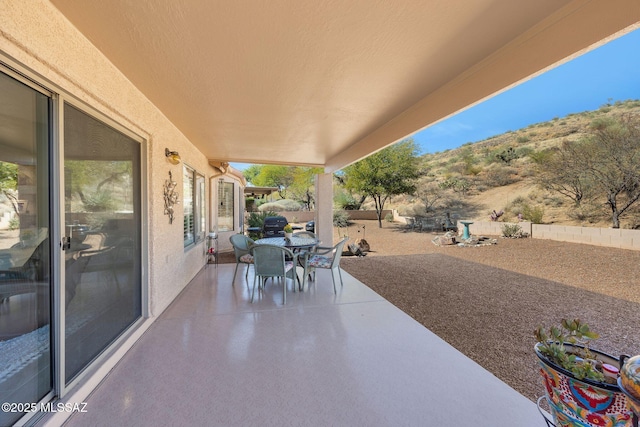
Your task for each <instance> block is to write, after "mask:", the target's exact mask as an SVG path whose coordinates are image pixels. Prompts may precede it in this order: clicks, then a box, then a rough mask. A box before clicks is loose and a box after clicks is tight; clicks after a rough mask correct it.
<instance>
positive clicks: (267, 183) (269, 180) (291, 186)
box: [242, 165, 322, 209]
mask: <svg viewBox="0 0 640 427" xmlns="http://www.w3.org/2000/svg"><path fill="white" fill-rule="evenodd" d="M242 173H243V175H244V177H245V178H246V179H247V181H249V182H251V184H253V185H256V186H259V187H277V188H278V194H279V195H280V197H281V198H283V199H286V198H287V196H290V197H291V198H292V199H293V200H296V201H299V202H300V203H302V204H303V205H304V206H305V207H306V208H307V209H311V208H312V207H313V203H314V191H313V188H314V182H313V177H314V175H316V174H319V173H322V168H311V167H301V166H281V165H251V166H249V167H248V168H247V169H245V170H244V171H243V172H242Z"/></svg>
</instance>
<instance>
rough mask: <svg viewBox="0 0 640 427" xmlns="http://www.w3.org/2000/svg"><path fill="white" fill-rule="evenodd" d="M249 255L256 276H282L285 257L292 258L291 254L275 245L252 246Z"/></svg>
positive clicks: (284, 272)
mask: <svg viewBox="0 0 640 427" xmlns="http://www.w3.org/2000/svg"><path fill="white" fill-rule="evenodd" d="M251 254H252V255H253V267H254V268H255V274H256V276H270V277H275V276H284V275H285V274H286V267H285V257H286V256H290V257H292V258H293V252H291V251H290V250H289V249H287V248H284V247H282V246H277V245H254V246H252V247H251Z"/></svg>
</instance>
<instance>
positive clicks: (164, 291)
mask: <svg viewBox="0 0 640 427" xmlns="http://www.w3.org/2000/svg"><path fill="white" fill-rule="evenodd" d="M1 9H2V12H1V13H0V54H2V56H4V59H5V61H6V62H9V65H13V66H17V68H18V69H19V70H20V71H24V70H28V71H30V72H33V73H35V74H37V75H39V76H40V77H41V78H38V81H39V83H41V84H43V86H47V88H48V89H50V90H52V91H53V92H59V91H61V92H62V93H68V94H70V95H71V96H73V97H75V98H77V99H79V100H80V101H82V102H83V103H86V104H88V105H89V106H91V107H93V108H94V109H96V110H98V111H99V112H100V113H102V114H104V115H106V116H107V117H109V118H110V119H112V120H114V121H116V122H117V123H119V124H121V125H122V126H124V127H126V128H128V129H129V130H131V131H133V132H134V133H136V134H138V135H140V136H141V137H142V138H144V139H145V140H146V141H147V143H146V150H147V151H146V155H147V159H148V163H147V176H146V184H147V194H148V211H147V212H145V213H144V214H143V219H144V220H146V221H147V227H148V233H149V239H148V257H149V263H148V278H149V283H150V287H149V310H150V314H151V315H157V314H159V313H160V312H161V311H162V310H164V309H165V308H166V307H167V306H168V304H169V303H170V302H171V301H172V300H173V299H174V298H175V297H176V296H177V295H178V293H179V292H180V291H181V290H182V289H183V288H184V286H185V285H186V284H187V283H188V282H189V281H190V280H191V279H192V278H193V277H194V276H195V275H196V273H197V272H198V271H199V270H200V269H201V268H202V267H203V265H204V263H205V256H204V252H205V247H204V245H205V242H201V243H200V244H198V245H196V246H195V247H192V248H191V249H189V250H187V251H185V250H184V248H183V236H182V233H183V230H182V228H183V227H182V224H183V216H182V211H181V210H180V209H178V211H177V212H178V213H177V215H176V217H175V219H174V222H173V224H172V225H169V221H168V217H167V216H166V215H165V214H164V200H163V183H164V181H165V179H167V178H168V172H169V171H170V170H171V171H172V173H173V177H174V180H176V181H178V188H179V192H180V194H181V195H182V191H181V189H182V165H178V166H174V165H171V164H170V163H168V162H167V160H166V159H165V156H164V149H165V147H167V148H169V149H171V150H177V151H179V152H180V156H181V157H182V159H183V161H184V162H185V163H186V164H188V165H189V166H191V167H193V168H194V169H196V170H197V171H198V172H200V173H202V174H204V175H205V178H206V182H207V185H208V182H209V179H208V178H209V177H210V176H212V175H214V174H215V172H216V170H215V169H214V168H212V167H211V166H210V165H209V164H208V162H207V159H206V158H205V157H204V155H203V154H202V153H200V152H199V151H198V150H197V149H196V148H195V147H194V146H193V144H191V142H190V141H189V140H188V139H187V138H186V137H185V135H183V134H182V133H181V132H180V131H179V130H178V129H177V128H176V127H175V126H174V125H173V124H172V123H171V122H170V121H169V120H168V119H167V118H166V117H165V116H164V115H163V114H162V112H160V111H159V110H158V109H157V108H156V107H155V106H154V105H153V104H152V103H151V102H150V101H149V100H148V99H147V98H146V97H145V96H143V95H142V93H141V92H140V91H138V90H137V89H136V88H135V87H134V86H133V85H132V84H131V83H130V82H129V81H128V80H127V79H126V78H125V77H124V76H123V75H122V74H121V73H120V72H119V71H118V70H117V69H116V68H115V67H114V66H113V65H112V64H111V63H110V62H109V61H108V60H107V59H106V58H105V57H104V56H103V55H102V54H101V53H100V52H99V51H98V50H97V49H96V48H95V47H94V46H93V45H92V44H91V43H90V42H89V41H88V40H87V39H86V38H85V37H84V36H83V35H82V34H80V33H79V32H78V31H77V30H76V29H75V27H73V26H72V25H71V24H70V23H69V22H68V21H67V20H66V18H65V17H64V16H63V15H61V14H60V13H59V12H58V11H57V9H55V8H54V7H53V6H52V5H51V4H50V3H49V2H48V1H45V0H3V1H2V6H1ZM2 56H0V58H1V57H2ZM143 178H144V177H143ZM209 195H210V192H209V191H208V189H207V202H208V198H209ZM179 206H181V205H179ZM143 268H145V270H146V266H143Z"/></svg>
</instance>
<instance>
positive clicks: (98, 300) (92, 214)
mask: <svg viewBox="0 0 640 427" xmlns="http://www.w3.org/2000/svg"><path fill="white" fill-rule="evenodd" d="M64 117H65V119H64V126H65V129H64V130H65V147H64V151H65V153H64V174H65V189H64V192H65V222H66V236H70V237H71V248H70V250H68V251H66V252H65V289H66V295H65V301H66V313H65V319H66V324H65V336H66V345H65V349H66V358H65V363H66V365H65V375H66V381H67V383H68V382H69V381H71V380H72V379H73V378H74V377H75V376H76V375H77V374H78V373H80V372H81V371H82V370H83V369H84V368H85V367H86V366H88V365H89V364H90V363H91V361H92V360H94V359H95V358H96V357H97V356H98V355H99V354H100V353H101V352H102V351H103V350H104V349H105V348H106V347H107V346H109V344H111V343H112V342H113V340H115V339H116V338H117V337H118V336H119V335H120V334H121V333H122V332H123V331H124V330H125V329H126V328H127V327H128V326H129V325H131V324H132V323H133V322H134V321H135V320H136V319H138V318H139V317H140V315H141V287H140V220H139V212H140V168H139V165H140V154H139V153H140V144H139V143H138V142H136V141H134V140H132V139H131V138H129V137H127V136H126V135H123V134H122V133H120V132H118V131H116V130H115V129H113V128H111V127H109V126H107V125H105V124H104V123H102V122H100V121H98V120H96V119H94V118H92V117H91V116H89V115H87V114H85V113H83V112H82V111H79V110H77V109H76V108H74V107H72V106H70V105H65V112H64Z"/></svg>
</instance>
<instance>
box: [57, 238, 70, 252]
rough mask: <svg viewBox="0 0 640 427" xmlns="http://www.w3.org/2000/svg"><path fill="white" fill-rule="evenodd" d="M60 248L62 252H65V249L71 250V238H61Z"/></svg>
mask: <svg viewBox="0 0 640 427" xmlns="http://www.w3.org/2000/svg"><path fill="white" fill-rule="evenodd" d="M60 247H61V248H62V250H63V251H66V250H67V249H71V237H63V238H62V240H61V241H60Z"/></svg>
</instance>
